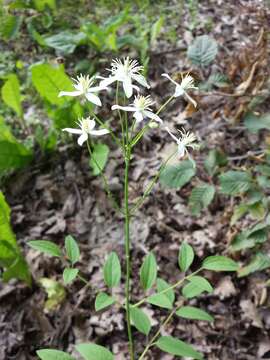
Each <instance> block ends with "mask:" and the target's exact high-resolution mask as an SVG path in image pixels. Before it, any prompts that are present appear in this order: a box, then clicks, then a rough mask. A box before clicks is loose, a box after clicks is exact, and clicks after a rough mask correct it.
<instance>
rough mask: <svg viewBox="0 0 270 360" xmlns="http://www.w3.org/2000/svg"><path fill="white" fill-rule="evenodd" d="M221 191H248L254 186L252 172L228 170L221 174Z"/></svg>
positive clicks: (237, 192)
mask: <svg viewBox="0 0 270 360" xmlns="http://www.w3.org/2000/svg"><path fill="white" fill-rule="evenodd" d="M219 180H220V185H221V192H222V193H223V194H227V195H238V194H242V193H244V192H246V191H248V190H249V189H250V188H251V186H252V178H251V176H250V174H248V173H246V172H244V171H228V172H226V173H224V174H221V175H220V176H219Z"/></svg>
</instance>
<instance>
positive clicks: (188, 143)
mask: <svg viewBox="0 0 270 360" xmlns="http://www.w3.org/2000/svg"><path fill="white" fill-rule="evenodd" d="M165 129H166V130H167V131H168V133H169V134H170V135H171V137H172V138H173V139H174V141H175V142H176V143H177V145H178V155H179V156H180V158H181V157H183V156H184V155H185V154H187V156H188V157H189V159H190V160H191V161H192V162H193V163H194V161H193V160H192V158H191V156H190V155H189V152H188V147H190V148H191V149H193V150H194V149H197V148H198V146H199V145H198V144H194V142H195V141H196V140H197V138H196V136H195V135H194V134H193V133H190V132H189V131H188V132H186V130H185V129H183V130H182V131H181V130H178V131H179V132H180V137H179V138H177V137H176V136H175V135H174V134H172V133H171V131H170V129H169V128H168V127H166V128H165Z"/></svg>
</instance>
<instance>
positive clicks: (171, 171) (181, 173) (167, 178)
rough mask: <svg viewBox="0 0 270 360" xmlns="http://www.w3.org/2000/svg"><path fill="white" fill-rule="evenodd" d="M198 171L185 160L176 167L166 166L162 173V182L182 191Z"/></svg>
mask: <svg viewBox="0 0 270 360" xmlns="http://www.w3.org/2000/svg"><path fill="white" fill-rule="evenodd" d="M195 173H196V169H195V168H194V165H193V163H192V162H191V161H190V160H184V161H182V162H181V163H180V164H179V165H176V166H172V165H169V166H166V167H165V169H164V170H163V171H162V172H161V175H160V182H161V184H162V185H163V186H167V187H169V188H172V189H174V188H175V189H181V188H182V187H183V186H184V185H185V184H187V183H188V182H189V181H190V179H191V178H192V177H193V176H194V175H195Z"/></svg>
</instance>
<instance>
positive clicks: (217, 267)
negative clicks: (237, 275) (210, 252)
mask: <svg viewBox="0 0 270 360" xmlns="http://www.w3.org/2000/svg"><path fill="white" fill-rule="evenodd" d="M202 266H203V268H204V269H206V270H212V271H237V270H238V268H239V266H238V264H237V263H236V262H235V261H233V260H232V259H230V258H227V257H226V256H218V255H215V256H208V257H207V258H206V259H205V260H204V261H203V264H202Z"/></svg>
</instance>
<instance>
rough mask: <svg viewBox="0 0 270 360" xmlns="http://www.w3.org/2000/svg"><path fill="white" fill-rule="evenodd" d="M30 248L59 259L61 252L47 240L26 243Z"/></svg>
mask: <svg viewBox="0 0 270 360" xmlns="http://www.w3.org/2000/svg"><path fill="white" fill-rule="evenodd" d="M27 244H28V245H29V246H30V247H31V248H33V249H35V250H38V251H41V252H43V253H45V254H48V255H51V256H57V257H61V256H62V252H61V249H60V247H59V246H58V245H57V244H55V243H53V242H51V241H48V240H32V241H28V243H27Z"/></svg>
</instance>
